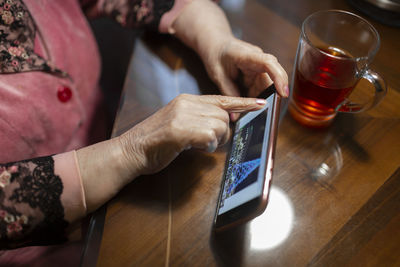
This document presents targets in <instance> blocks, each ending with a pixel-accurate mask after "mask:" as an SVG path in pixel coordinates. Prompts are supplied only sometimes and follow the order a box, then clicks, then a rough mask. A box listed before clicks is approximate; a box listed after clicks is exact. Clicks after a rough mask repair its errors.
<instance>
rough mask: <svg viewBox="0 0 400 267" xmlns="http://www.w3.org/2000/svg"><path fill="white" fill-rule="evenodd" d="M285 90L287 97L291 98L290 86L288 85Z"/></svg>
mask: <svg viewBox="0 0 400 267" xmlns="http://www.w3.org/2000/svg"><path fill="white" fill-rule="evenodd" d="M284 90H285V94H286V96H289V94H290V91H289V86H287V85H286V86H285V88H284Z"/></svg>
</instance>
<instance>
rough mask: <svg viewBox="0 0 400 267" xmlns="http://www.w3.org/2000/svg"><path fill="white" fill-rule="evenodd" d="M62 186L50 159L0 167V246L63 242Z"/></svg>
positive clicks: (39, 159) (64, 223) (26, 161)
mask: <svg viewBox="0 0 400 267" xmlns="http://www.w3.org/2000/svg"><path fill="white" fill-rule="evenodd" d="M62 192H63V184H62V181H61V179H60V177H59V176H57V175H55V173H54V160H53V157H42V158H36V159H30V160H25V161H20V162H15V163H7V164H0V246H1V248H15V247H20V246H27V245H45V244H55V243H59V242H62V241H65V240H66V239H65V233H64V231H65V228H66V227H67V225H68V222H67V221H66V220H65V219H64V208H63V206H62V204H61V199H60V197H61V194H62Z"/></svg>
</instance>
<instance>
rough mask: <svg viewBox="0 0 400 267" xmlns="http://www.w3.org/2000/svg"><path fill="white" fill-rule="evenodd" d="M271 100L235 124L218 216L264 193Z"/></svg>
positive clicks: (272, 102) (270, 97)
mask: <svg viewBox="0 0 400 267" xmlns="http://www.w3.org/2000/svg"><path fill="white" fill-rule="evenodd" d="M274 97H275V94H271V95H270V96H269V97H268V98H267V104H266V105H265V106H264V108H263V109H261V110H257V111H253V112H249V113H247V114H246V115H245V116H243V117H242V118H241V119H240V120H239V121H238V122H237V123H236V126H235V129H234V136H233V140H232V149H231V153H230V155H229V158H228V160H227V163H226V164H227V166H226V168H225V174H224V180H223V184H222V188H221V190H222V192H221V196H220V203H219V209H218V213H217V214H218V215H222V214H224V213H226V212H228V211H230V210H232V209H234V208H236V207H238V206H240V205H242V204H243V203H246V202H248V201H250V200H252V199H254V198H257V197H260V196H261V195H262V193H263V188H264V183H265V168H266V162H267V152H268V151H269V149H268V145H269V144H270V142H269V138H270V133H271V129H270V127H271V119H272V107H273V104H274Z"/></svg>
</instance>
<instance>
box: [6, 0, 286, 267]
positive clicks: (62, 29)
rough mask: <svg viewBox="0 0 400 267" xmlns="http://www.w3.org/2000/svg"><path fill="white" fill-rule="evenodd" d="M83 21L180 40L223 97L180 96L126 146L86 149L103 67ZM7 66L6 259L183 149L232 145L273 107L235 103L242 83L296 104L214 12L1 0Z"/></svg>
mask: <svg viewBox="0 0 400 267" xmlns="http://www.w3.org/2000/svg"><path fill="white" fill-rule="evenodd" d="M82 10H84V13H83V12H82ZM84 15H86V16H88V17H89V18H93V17H98V16H109V17H111V18H113V19H115V20H116V21H117V22H119V23H120V24H121V25H123V26H126V27H143V28H149V29H151V28H153V29H158V30H159V31H160V32H161V33H169V34H174V35H175V36H176V37H177V38H178V39H180V40H181V41H182V42H183V43H185V44H186V45H187V46H189V47H191V48H192V49H193V50H195V51H196V52H197V53H198V54H199V56H200V57H201V59H202V60H203V62H204V65H205V67H206V70H207V72H208V74H209V76H210V77H211V79H212V80H213V81H214V82H215V83H216V84H217V85H218V86H219V88H220V90H221V92H222V94H224V95H226V96H193V95H180V96H178V97H177V98H176V99H174V100H173V101H171V102H170V103H169V104H168V105H166V106H165V107H164V108H162V109H161V110H159V111H158V112H156V113H155V114H154V115H152V116H151V117H149V118H148V119H146V120H144V121H143V122H141V123H140V124H138V125H136V126H135V127H133V128H132V129H130V130H129V131H127V132H126V133H125V134H123V135H122V136H120V137H117V138H113V139H110V140H107V141H103V142H99V143H95V144H92V145H90V146H88V144H89V143H90V138H89V128H90V125H91V123H92V121H93V118H94V116H95V113H96V112H95V111H96V107H97V105H98V103H99V101H100V100H101V96H100V91H99V90H98V78H99V73H100V63H99V62H100V60H99V55H98V51H97V47H96V44H95V41H94V38H93V35H92V33H91V32H90V29H89V27H88V24H87V21H86V18H85V17H84ZM0 58H1V61H0V101H1V103H0V149H1V152H0V162H2V164H0V245H1V246H2V248H16V247H22V246H28V245H41V244H51V243H56V242H59V241H61V240H64V236H65V231H66V228H67V226H68V225H69V224H71V223H73V222H76V221H79V220H80V219H82V218H83V217H84V216H85V215H86V214H88V213H90V212H92V211H94V210H95V209H96V208H98V207H99V206H101V205H102V204H103V203H105V202H106V201H108V200H109V199H110V198H112V197H113V196H114V195H115V194H116V193H117V192H118V191H119V190H120V189H121V188H123V187H124V186H125V185H126V184H128V183H129V182H131V181H132V180H133V179H135V178H136V177H138V176H140V175H143V174H150V173H155V172H158V171H159V170H161V169H162V168H164V167H165V166H167V165H168V164H169V163H170V162H171V161H172V160H173V159H174V158H175V157H176V156H177V155H178V154H179V153H180V152H182V151H183V150H185V149H191V148H195V149H203V150H206V151H209V152H213V151H214V150H215V149H216V148H217V146H219V145H222V144H224V143H225V142H226V141H227V140H228V139H229V120H230V118H231V119H235V118H236V115H234V114H236V113H240V112H244V111H250V110H256V109H259V108H261V107H262V106H263V105H264V103H265V102H264V100H262V99H256V98H242V97H238V96H239V91H238V89H237V87H236V85H235V80H237V78H238V77H239V75H242V78H243V81H244V83H245V85H246V87H247V88H249V91H248V95H249V96H253V97H254V96H256V95H258V94H259V93H260V92H261V91H262V90H264V88H266V87H267V86H268V85H270V84H271V83H272V82H274V83H275V86H276V88H277V90H278V92H279V93H280V94H281V95H282V96H284V97H286V96H288V93H289V92H288V80H287V75H286V72H285V71H284V70H283V68H282V67H281V65H280V64H279V63H278V61H277V60H276V58H275V57H274V56H272V55H269V54H266V53H264V52H263V51H262V50H261V49H260V48H258V47H256V46H253V45H251V44H249V43H246V42H243V41H241V40H239V39H237V38H235V37H234V36H233V35H232V33H231V29H230V26H229V24H228V22H227V20H226V17H225V15H224V13H223V11H222V10H221V9H220V8H219V7H218V5H216V4H215V3H213V2H211V1H208V0H192V1H190V0H175V1H173V0H166V1H160V0H159V1H156V0H140V1H136V0H99V1H95V0H81V1H77V0H57V1H56V0H43V1H35V0H24V1H22V0H0ZM229 115H231V116H229ZM7 162H8V163H7ZM18 251H19V250H14V251H8V252H5V253H4V252H3V253H0V263H10V262H11V263H13V264H14V263H15V262H13V261H12V260H10V259H13V257H14V259H15V257H16V256H15V255H18V253H19V252H18ZM22 252H23V250H20V253H22ZM78 256H79V255H78ZM28 258H29V257H28ZM32 259H33V260H34V259H35V258H34V257H32ZM25 262H29V259H28V260H25ZM66 262H71V261H66ZM66 262H64V264H66ZM60 263H61V264H62V262H60Z"/></svg>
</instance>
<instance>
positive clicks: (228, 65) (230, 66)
mask: <svg viewBox="0 0 400 267" xmlns="http://www.w3.org/2000/svg"><path fill="white" fill-rule="evenodd" d="M172 27H173V29H174V30H175V35H176V36H177V37H178V38H179V39H180V40H181V41H182V42H184V43H185V44H186V45H188V46H189V47H191V48H192V49H194V50H195V51H196V52H197V53H198V54H199V56H200V57H201V59H202V60H203V62H204V65H205V67H206V69H207V72H208V74H209V76H210V78H211V79H212V80H213V81H214V82H215V83H216V84H217V85H218V86H219V88H220V90H221V92H222V93H223V94H224V95H230V96H239V95H240V94H239V90H238V88H237V85H236V84H235V83H236V82H237V81H238V78H239V77H240V75H243V76H242V77H241V78H242V81H243V82H244V85H245V86H246V87H247V89H248V93H247V95H248V96H251V97H256V96H258V95H259V94H260V93H261V92H262V91H263V90H265V89H266V88H267V87H268V86H269V85H271V83H272V82H273V83H274V84H275V87H276V89H277V91H278V93H279V94H280V95H281V96H283V97H287V96H288V95H289V88H288V77H287V74H286V72H285V70H284V69H283V68H282V66H281V65H280V64H279V63H278V61H277V59H276V58H275V57H274V56H272V55H270V54H266V53H264V52H263V51H262V49H261V48H259V47H256V46H254V45H252V44H250V43H247V42H244V41H241V40H239V39H237V38H235V37H234V36H233V35H232V32H231V28H230V25H229V23H228V20H227V19H226V16H225V14H224V12H223V10H222V9H221V8H220V7H219V6H218V5H217V4H215V3H213V2H212V1H209V0H196V1H193V2H191V3H190V4H188V6H186V7H185V9H184V10H183V12H182V13H181V14H180V15H179V16H178V17H177V19H176V20H175V22H174V23H173V25H172Z"/></svg>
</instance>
